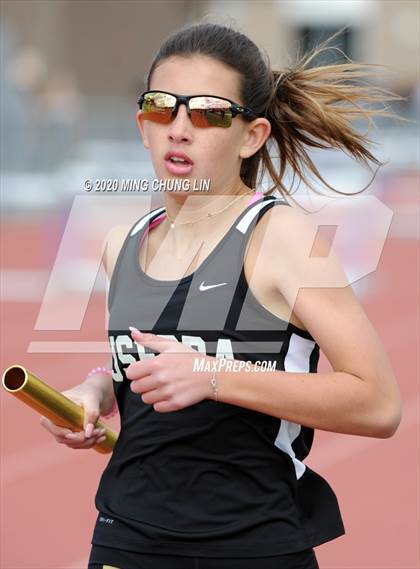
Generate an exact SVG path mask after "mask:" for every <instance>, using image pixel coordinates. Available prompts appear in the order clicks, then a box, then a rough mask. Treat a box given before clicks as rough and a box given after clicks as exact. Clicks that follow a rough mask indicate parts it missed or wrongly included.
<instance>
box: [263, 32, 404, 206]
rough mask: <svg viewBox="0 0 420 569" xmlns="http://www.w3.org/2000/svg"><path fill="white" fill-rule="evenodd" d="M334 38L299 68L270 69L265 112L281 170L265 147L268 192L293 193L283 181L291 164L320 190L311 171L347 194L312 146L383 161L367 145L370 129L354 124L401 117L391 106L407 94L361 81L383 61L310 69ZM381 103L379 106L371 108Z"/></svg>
mask: <svg viewBox="0 0 420 569" xmlns="http://www.w3.org/2000/svg"><path fill="white" fill-rule="evenodd" d="M333 37H334V36H333ZM331 39H332V38H330V39H329V40H327V42H324V44H322V45H321V46H320V47H318V48H316V49H314V50H313V51H312V52H310V53H309V54H307V55H306V56H304V57H302V58H301V59H300V60H299V61H298V62H297V63H296V64H295V65H294V66H292V67H290V68H288V69H286V70H284V71H275V70H272V71H271V76H272V77H271V79H272V89H271V94H270V98H269V101H268V105H267V108H266V113H265V116H266V118H267V119H268V120H269V121H270V123H271V136H270V139H271V140H272V141H274V142H275V144H276V145H277V147H278V151H279V158H280V170H279V171H278V170H276V168H275V167H274V165H273V162H272V160H271V157H270V154H269V150H268V148H267V147H266V146H264V147H263V148H262V153H261V154H262V161H263V166H264V167H265V168H266V169H267V170H268V172H269V174H270V176H271V178H272V179H273V181H274V182H275V188H272V189H271V190H270V192H268V193H271V192H272V191H273V190H274V189H278V190H279V191H280V192H281V193H282V194H287V195H290V190H289V188H286V186H285V184H284V175H285V172H286V168H287V167H289V168H291V170H292V172H293V179H294V177H295V176H297V177H298V178H299V179H300V180H302V181H303V182H304V183H305V184H306V185H307V186H308V187H309V188H310V189H311V190H313V191H314V192H315V193H319V192H318V191H317V190H316V189H315V188H314V186H313V184H312V183H311V182H310V180H309V176H308V174H313V175H314V176H315V178H316V179H318V180H319V181H321V182H322V184H324V185H325V186H327V187H328V188H329V189H331V190H333V191H334V192H337V193H340V194H343V195H348V194H346V193H344V192H340V191H339V190H337V189H335V188H333V187H332V186H330V185H329V184H328V183H327V181H326V180H325V179H324V177H323V176H322V175H321V173H320V172H319V170H318V169H317V167H316V165H315V163H314V162H313V160H312V158H311V157H310V155H309V151H308V150H309V149H310V148H326V149H340V150H343V151H344V152H346V153H347V154H349V155H350V156H352V157H353V158H355V159H356V160H358V161H359V162H362V163H363V164H365V165H369V162H372V163H374V164H376V165H377V166H379V167H380V166H381V165H383V163H382V162H380V161H379V160H378V159H377V158H376V157H375V156H374V155H373V154H372V152H371V151H370V150H369V148H368V146H369V145H370V144H372V142H371V141H370V140H369V138H368V132H367V133H365V134H364V133H360V132H358V131H357V130H356V129H355V127H354V125H353V124H352V123H353V121H355V120H357V119H366V120H367V121H368V125H369V127H371V126H372V125H373V124H374V123H373V121H372V118H373V117H375V116H382V117H384V116H386V117H391V118H400V117H398V115H396V114H395V113H394V112H392V111H391V110H389V107H388V104H389V103H391V102H392V101H396V100H401V99H402V97H400V96H398V95H396V94H395V93H392V92H390V91H387V90H385V89H383V88H381V87H376V86H373V85H370V84H364V83H362V84H360V80H361V79H363V78H365V77H368V78H370V77H371V76H372V69H373V68H379V67H382V66H380V65H371V64H355V63H353V62H348V63H340V64H334V65H324V66H321V67H311V66H310V64H311V62H312V61H313V59H314V58H315V57H317V56H318V55H319V54H320V53H322V52H323V51H325V50H326V49H328V48H327V47H326V43H328V42H329V41H330V40H331ZM376 104H380V105H381V106H380V108H374V107H373V106H372V105H376ZM372 180H373V178H372ZM372 180H371V181H370V182H369V184H368V185H370V184H371V183H372ZM365 189H366V188H363V189H362V190H360V192H362V191H364V190H365ZM360 192H356V194H357V193H360ZM353 195H354V194H353Z"/></svg>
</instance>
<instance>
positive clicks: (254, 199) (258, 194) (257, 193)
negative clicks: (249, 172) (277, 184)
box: [248, 192, 264, 205]
mask: <svg viewBox="0 0 420 569" xmlns="http://www.w3.org/2000/svg"><path fill="white" fill-rule="evenodd" d="M263 195H264V194H263V193H262V192H255V194H254V195H253V196H252V198H251V201H250V202H249V204H248V205H251V204H253V203H254V202H256V201H257V200H259V199H261V198H262V196H263Z"/></svg>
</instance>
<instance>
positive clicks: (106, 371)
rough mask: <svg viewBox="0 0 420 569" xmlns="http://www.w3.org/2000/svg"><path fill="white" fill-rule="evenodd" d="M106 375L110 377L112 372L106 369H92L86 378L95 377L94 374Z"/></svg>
mask: <svg viewBox="0 0 420 569" xmlns="http://www.w3.org/2000/svg"><path fill="white" fill-rule="evenodd" d="M101 372H102V373H106V374H107V375H112V370H111V369H108V368H107V367H94V368H93V369H91V370H90V372H89V373H88V374H87V376H86V377H90V376H91V375H95V373H101Z"/></svg>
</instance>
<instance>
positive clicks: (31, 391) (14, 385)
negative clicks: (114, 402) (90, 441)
mask: <svg viewBox="0 0 420 569" xmlns="http://www.w3.org/2000/svg"><path fill="white" fill-rule="evenodd" d="M2 383H3V387H4V388H5V390H6V391H8V392H9V393H11V394H12V395H14V396H15V397H17V398H18V399H20V400H21V401H23V403H26V405H29V407H32V409H35V411H37V412H38V413H41V415H44V416H45V417H48V418H49V419H51V421H52V422H53V423H55V424H56V425H57V426H59V427H68V428H70V429H72V430H75V431H83V419H84V409H83V407H82V406H81V405H77V404H76V403H74V401H72V400H71V399H69V398H68V397H66V396H65V395H63V394H62V393H60V392H59V391H57V390H56V389H54V388H53V387H51V386H50V385H48V384H47V383H45V382H43V381H42V380H41V379H39V377H36V375H34V374H33V373H31V372H30V371H29V370H28V369H26V368H25V367H24V366H22V365H19V364H14V365H11V366H9V367H8V368H7V369H6V370H5V371H4V372H3V376H2ZM95 427H97V428H105V429H106V432H105V433H104V436H106V439H105V440H104V441H103V442H101V443H98V444H96V445H94V446H93V447H92V448H94V449H95V450H96V451H97V452H100V453H102V454H106V453H109V452H112V450H113V448H114V445H115V443H116V442H117V439H118V433H116V432H115V431H114V430H113V429H110V428H109V427H107V426H106V425H105V424H104V423H102V421H99V420H98V421H97V422H96V424H95Z"/></svg>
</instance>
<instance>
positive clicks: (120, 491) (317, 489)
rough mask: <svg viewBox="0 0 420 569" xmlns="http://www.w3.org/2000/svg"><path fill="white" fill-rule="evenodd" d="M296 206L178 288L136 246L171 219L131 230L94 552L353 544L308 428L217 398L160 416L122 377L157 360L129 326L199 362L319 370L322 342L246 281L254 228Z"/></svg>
mask: <svg viewBox="0 0 420 569" xmlns="http://www.w3.org/2000/svg"><path fill="white" fill-rule="evenodd" d="M287 205H288V204H286V203H285V202H283V201H281V200H279V199H276V198H274V197H271V196H269V197H264V198H262V199H261V200H259V201H257V202H256V203H254V204H251V205H250V206H248V207H247V208H246V209H245V210H244V211H243V212H242V214H241V215H240V216H239V217H238V218H237V220H236V221H235V223H234V224H233V225H232V227H231V228H230V230H229V231H228V232H227V233H226V234H225V236H224V238H223V239H222V240H221V241H220V243H219V244H218V245H217V246H216V248H215V249H214V250H213V251H212V252H211V254H210V255H209V256H208V257H207V258H206V259H205V260H204V262H203V263H202V264H201V265H200V266H199V267H198V269H197V270H196V271H195V272H194V273H192V274H191V275H189V276H187V277H184V278H182V279H180V280H178V281H160V280H156V279H153V278H151V277H149V276H148V275H147V274H146V273H144V271H143V270H142V269H141V267H140V265H139V261H138V259H139V245H140V243H141V240H142V238H143V236H144V234H145V232H146V231H148V229H149V227H150V225H151V224H152V223H153V221H154V220H155V219H156V218H158V217H159V216H160V215H161V214H162V211H163V208H158V209H157V210H155V211H153V212H151V213H150V214H147V215H146V216H143V217H142V218H141V219H140V220H139V221H138V222H137V223H136V224H135V225H134V226H133V228H132V229H131V230H130V232H129V233H128V235H127V237H126V240H125V242H124V244H123V247H122V249H121V252H120V255H119V257H118V260H117V263H116V266H115V270H114V273H113V275H112V279H111V283H110V290H109V295H108V308H109V331H108V334H109V340H110V347H111V350H112V353H113V362H114V366H113V367H114V369H113V372H114V373H113V379H114V391H115V395H116V398H117V401H118V406H119V410H120V414H121V433H120V436H119V438H118V441H117V444H116V446H115V448H114V451H113V454H112V456H111V459H110V461H109V463H108V465H107V467H106V469H105V471H104V473H103V475H102V477H101V481H100V485H99V488H98V491H97V494H96V501H95V503H96V507H97V509H98V511H99V512H101V516H102V517H103V518H105V519H106V518H109V519H113V520H115V521H114V523H112V524H107V523H99V521H97V523H96V525H95V531H94V536H93V540H92V543H94V544H97V545H109V546H111V547H112V546H115V547H122V548H125V549H132V550H133V551H139V552H144V553H159V552H161V551H162V550H164V551H165V552H167V553H173V554H179V555H189V556H201V555H202V556H207V557H208V556H210V557H228V556H230V555H231V556H235V557H252V556H261V555H276V554H282V553H292V552H295V551H300V550H304V549H308V548H309V547H314V546H316V545H319V544H320V543H323V542H325V541H328V540H330V539H334V538H335V537H337V536H339V535H342V534H343V533H344V528H343V524H342V519H341V515H340V510H339V507H338V504H337V500H336V496H335V494H334V492H333V490H332V489H331V487H330V486H329V484H328V483H327V482H326V481H325V480H324V479H323V478H322V477H321V476H319V475H318V474H317V473H316V472H314V471H313V470H311V469H310V468H309V467H308V466H306V465H305V463H304V462H303V461H304V459H305V458H306V457H307V455H308V453H309V451H310V448H311V445H312V440H313V435H314V431H313V429H311V428H308V427H306V426H302V425H298V424H295V423H292V422H289V421H285V420H281V419H279V418H276V417H272V416H269V415H265V414H263V413H259V412H256V411H253V410H250V409H245V408H242V407H239V406H235V405H229V404H225V403H223V402H218V403H217V402H216V401H214V400H211V399H205V400H203V401H201V402H200V403H198V404H196V405H191V406H189V407H187V408H184V409H181V410H179V411H176V412H172V413H159V412H157V411H155V410H154V408H153V406H152V405H149V404H145V403H143V401H142V399H141V397H140V396H139V395H138V394H135V393H133V392H132V391H131V389H130V385H131V382H130V381H128V380H127V378H126V377H125V369H126V368H127V366H128V365H129V364H130V363H131V362H132V361H137V360H139V359H143V358H148V357H155V356H156V354H155V352H154V351H153V350H150V349H148V348H144V347H139V345H137V344H136V343H134V342H133V341H132V338H131V335H130V332H129V328H128V327H129V326H130V325H133V326H136V327H137V328H139V329H140V330H142V331H145V332H148V331H150V332H153V333H155V334H161V335H165V336H169V337H174V338H175V339H176V340H178V341H179V342H182V343H184V344H188V345H190V346H192V347H194V348H195V349H196V350H197V351H198V352H200V353H203V354H207V355H211V356H215V355H217V356H218V357H220V358H222V357H223V358H227V359H232V358H233V359H234V360H247V361H251V362H256V361H257V360H258V361H272V360H274V361H275V363H276V368H277V369H278V370H284V371H293V372H312V373H315V372H316V370H317V365H318V360H319V346H318V345H317V343H316V342H315V340H314V338H313V337H312V336H311V335H310V334H309V333H308V332H306V331H304V330H301V329H300V328H298V327H296V326H294V325H293V324H289V323H288V322H286V321H284V320H282V319H281V318H278V317H277V316H275V315H274V314H272V313H271V312H269V311H268V310H267V309H266V308H265V307H264V306H262V305H261V304H260V303H259V301H258V300H257V299H256V298H255V296H254V295H253V294H252V291H251V290H250V289H249V287H248V283H247V281H246V278H245V274H244V270H243V263H244V252H245V247H246V244H247V242H248V240H249V238H250V236H251V234H252V231H253V228H254V227H255V224H256V223H258V221H259V219H261V217H262V216H263V215H265V214H266V212H267V211H269V210H270V209H271V208H272V207H279V206H282V207H284V206H287ZM209 287H210V288H209ZM203 289H204V290H203ZM261 375H263V374H261Z"/></svg>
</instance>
